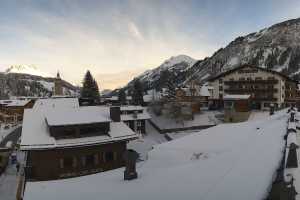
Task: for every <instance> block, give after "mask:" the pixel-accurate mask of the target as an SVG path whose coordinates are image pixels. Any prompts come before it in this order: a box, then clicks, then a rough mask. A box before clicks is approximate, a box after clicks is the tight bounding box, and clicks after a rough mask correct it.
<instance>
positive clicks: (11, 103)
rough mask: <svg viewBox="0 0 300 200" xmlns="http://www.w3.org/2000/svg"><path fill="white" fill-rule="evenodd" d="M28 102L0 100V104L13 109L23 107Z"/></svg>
mask: <svg viewBox="0 0 300 200" xmlns="http://www.w3.org/2000/svg"><path fill="white" fill-rule="evenodd" d="M29 102H30V100H18V99H15V100H0V104H2V105H4V106H6V107H14V106H25V105H27V104H28V103H29Z"/></svg>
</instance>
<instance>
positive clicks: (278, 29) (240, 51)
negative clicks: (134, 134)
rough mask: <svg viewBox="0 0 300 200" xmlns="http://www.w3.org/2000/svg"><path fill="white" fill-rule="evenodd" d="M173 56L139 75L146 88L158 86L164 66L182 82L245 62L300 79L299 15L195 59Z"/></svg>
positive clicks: (197, 78)
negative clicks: (201, 58) (296, 17)
mask: <svg viewBox="0 0 300 200" xmlns="http://www.w3.org/2000/svg"><path fill="white" fill-rule="evenodd" d="M170 60H171V61H170ZM170 60H167V61H166V62H164V63H163V64H162V65H161V66H159V67H157V68H155V69H152V70H148V71H146V72H144V73H143V74H141V75H140V76H138V77H137V79H138V80H141V81H142V82H143V83H144V88H145V90H147V89H152V88H154V87H156V86H157V84H158V83H159V82H160V76H161V73H162V71H164V70H168V71H169V72H171V73H172V75H174V76H175V82H174V83H175V84H176V85H177V86H181V85H184V84H188V83H189V82H191V81H197V82H199V83H203V82H205V81H206V80H207V79H208V78H209V77H212V76H215V75H218V74H219V73H221V72H224V71H227V70H229V69H232V68H234V67H237V66H238V65H240V64H245V63H248V64H252V65H255V66H258V67H263V68H268V69H272V70H276V71H278V72H282V73H284V74H286V75H288V76H290V77H292V78H295V79H297V80H300V18H298V19H292V20H288V21H284V22H281V23H278V24H275V25H273V26H271V27H269V28H265V29H262V30H260V31H258V32H254V33H250V34H248V35H245V36H240V37H238V38H236V39H235V40H234V41H232V42H231V43H229V44H228V45H227V46H226V47H225V48H220V49H219V50H217V51H216V52H215V53H214V54H213V55H212V56H211V57H207V58H205V59H203V60H198V61H195V60H194V59H191V58H190V57H188V56H183V55H182V56H178V57H175V59H174V57H173V58H171V59H170ZM173 60H176V62H173ZM181 61H182V63H181ZM131 83H132V82H130V83H129V85H128V86H130V84H131ZM128 86H127V87H128Z"/></svg>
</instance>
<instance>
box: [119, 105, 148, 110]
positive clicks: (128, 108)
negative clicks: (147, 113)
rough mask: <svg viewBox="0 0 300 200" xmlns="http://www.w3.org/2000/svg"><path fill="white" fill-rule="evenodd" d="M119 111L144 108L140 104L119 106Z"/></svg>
mask: <svg viewBox="0 0 300 200" xmlns="http://www.w3.org/2000/svg"><path fill="white" fill-rule="evenodd" d="M120 109H121V111H134V110H144V108H143V107H142V106H130V105H129V106H121V108H120Z"/></svg>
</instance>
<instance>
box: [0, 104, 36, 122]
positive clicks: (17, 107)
mask: <svg viewBox="0 0 300 200" xmlns="http://www.w3.org/2000/svg"><path fill="white" fill-rule="evenodd" d="M33 105H34V100H19V99H15V100H0V121H2V122H4V123H17V122H20V121H22V120H23V113H24V109H26V108H32V107H33Z"/></svg>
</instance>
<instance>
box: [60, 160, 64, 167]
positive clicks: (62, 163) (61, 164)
mask: <svg viewBox="0 0 300 200" xmlns="http://www.w3.org/2000/svg"><path fill="white" fill-rule="evenodd" d="M59 166H60V168H64V159H63V158H61V159H59Z"/></svg>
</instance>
